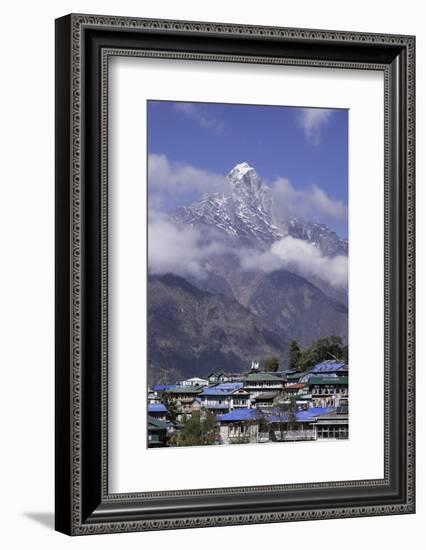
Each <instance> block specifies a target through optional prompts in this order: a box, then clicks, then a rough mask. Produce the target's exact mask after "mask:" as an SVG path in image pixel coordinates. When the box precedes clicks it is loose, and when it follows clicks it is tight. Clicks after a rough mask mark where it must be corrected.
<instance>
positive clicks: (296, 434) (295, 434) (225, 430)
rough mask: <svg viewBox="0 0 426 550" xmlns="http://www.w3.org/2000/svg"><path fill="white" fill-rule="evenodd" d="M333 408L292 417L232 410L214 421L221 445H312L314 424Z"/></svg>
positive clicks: (281, 412)
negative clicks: (306, 443) (280, 443)
mask: <svg viewBox="0 0 426 550" xmlns="http://www.w3.org/2000/svg"><path fill="white" fill-rule="evenodd" d="M335 411H336V409H335V408H334V407H311V408H310V409H307V410H303V411H296V412H294V413H291V412H288V411H285V410H281V409H279V408H275V409H272V410H268V411H260V410H258V409H245V410H234V411H231V412H229V413H227V414H224V415H220V416H218V417H217V420H218V422H219V427H220V437H221V442H222V443H224V444H229V443H266V442H269V441H271V442H272V441H314V440H316V439H317V433H316V430H315V423H316V422H317V421H318V419H319V418H322V417H323V416H326V415H330V414H332V413H334V412H335Z"/></svg>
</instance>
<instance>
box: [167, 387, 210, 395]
mask: <svg viewBox="0 0 426 550" xmlns="http://www.w3.org/2000/svg"><path fill="white" fill-rule="evenodd" d="M201 391H202V388H200V386H173V387H172V388H170V389H168V390H166V393H168V394H178V395H180V394H183V393H188V394H194V395H195V394H197V393H201Z"/></svg>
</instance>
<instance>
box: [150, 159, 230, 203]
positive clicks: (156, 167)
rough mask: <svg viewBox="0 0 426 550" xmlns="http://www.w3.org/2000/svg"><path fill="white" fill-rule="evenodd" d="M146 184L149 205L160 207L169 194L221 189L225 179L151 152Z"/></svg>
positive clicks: (225, 181) (225, 184)
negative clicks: (147, 186)
mask: <svg viewBox="0 0 426 550" xmlns="http://www.w3.org/2000/svg"><path fill="white" fill-rule="evenodd" d="M148 184H149V192H150V201H152V202H151V205H152V206H155V207H156V208H160V207H161V203H162V202H163V201H164V200H167V198H170V196H172V197H173V198H176V197H178V196H181V195H188V194H191V193H196V194H197V195H202V194H204V193H215V192H217V191H223V190H224V189H225V188H226V187H227V180H226V177H225V176H221V175H219V174H214V173H212V172H208V171H207V170H200V169H199V168H194V167H193V166H190V165H189V164H184V163H180V162H171V161H169V159H168V158H167V157H166V156H165V155H155V154H151V155H149V156H148Z"/></svg>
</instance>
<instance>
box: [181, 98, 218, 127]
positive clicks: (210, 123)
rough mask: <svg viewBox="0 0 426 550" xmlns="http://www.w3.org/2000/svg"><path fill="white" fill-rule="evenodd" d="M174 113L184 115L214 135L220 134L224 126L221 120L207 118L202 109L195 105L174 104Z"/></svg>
mask: <svg viewBox="0 0 426 550" xmlns="http://www.w3.org/2000/svg"><path fill="white" fill-rule="evenodd" d="M174 107H175V109H176V111H179V112H180V113H183V114H185V115H186V116H188V117H189V118H191V119H192V120H194V121H195V122H196V123H197V124H198V125H199V126H201V128H204V129H206V130H210V131H211V132H213V133H215V134H220V133H222V132H223V130H224V129H225V124H224V122H223V121H222V120H220V119H219V118H216V117H209V116H207V115H206V114H205V113H204V111H203V108H202V107H201V106H200V105H197V104H196V103H184V102H182V103H180V102H177V103H175V104H174Z"/></svg>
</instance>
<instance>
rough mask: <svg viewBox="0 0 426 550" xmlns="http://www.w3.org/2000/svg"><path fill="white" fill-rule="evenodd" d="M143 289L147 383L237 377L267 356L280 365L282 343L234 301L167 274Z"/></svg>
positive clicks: (284, 342)
mask: <svg viewBox="0 0 426 550" xmlns="http://www.w3.org/2000/svg"><path fill="white" fill-rule="evenodd" d="M148 285H149V286H148V312H149V313H148V348H149V351H148V355H149V363H150V369H149V373H150V375H149V378H150V380H149V382H150V383H153V382H163V381H166V380H165V378H166V377H167V378H168V380H167V381H169V382H170V381H172V382H173V381H175V380H174V378H176V379H178V377H179V376H180V377H181V378H182V377H184V378H185V377H190V376H206V375H207V374H209V373H210V372H211V371H213V370H227V371H232V372H241V371H243V370H247V368H248V367H249V365H250V362H251V360H252V359H253V358H259V359H260V358H263V357H265V356H267V355H271V354H275V355H281V356H283V357H282V359H283V361H284V359H285V358H284V355H283V352H284V350H286V348H287V341H286V340H285V339H284V338H283V337H282V336H281V335H280V334H278V333H276V332H274V330H271V328H270V327H269V326H268V324H267V323H265V322H264V321H263V320H262V319H260V318H259V317H257V316H256V315H254V314H253V313H251V312H250V311H249V310H248V309H247V308H244V307H243V306H242V305H241V304H239V303H238V302H237V301H236V300H235V299H233V298H228V297H226V296H223V295H220V294H217V295H214V294H210V293H209V292H205V291H202V290H200V289H198V288H196V287H195V286H194V285H192V284H190V283H189V282H188V281H186V280H185V279H183V278H181V277H177V276H176V275H171V274H167V275H163V276H153V277H149V282H148ZM168 372H170V374H171V377H172V380H170V377H168V375H167V373H168ZM173 375H174V376H173Z"/></svg>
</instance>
